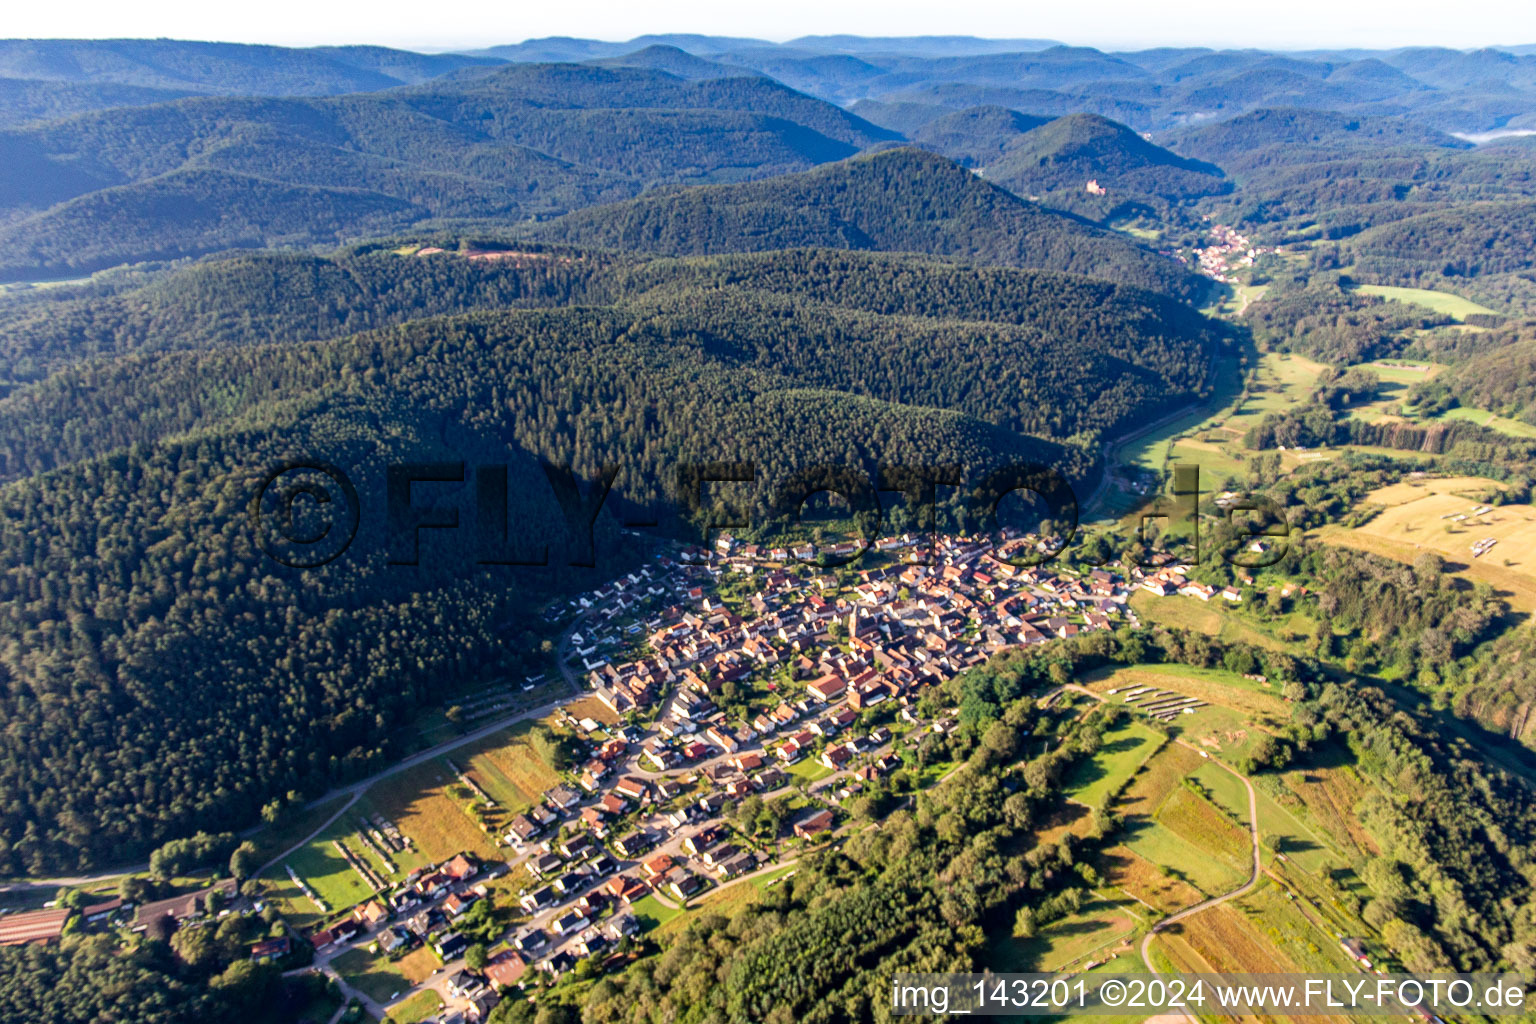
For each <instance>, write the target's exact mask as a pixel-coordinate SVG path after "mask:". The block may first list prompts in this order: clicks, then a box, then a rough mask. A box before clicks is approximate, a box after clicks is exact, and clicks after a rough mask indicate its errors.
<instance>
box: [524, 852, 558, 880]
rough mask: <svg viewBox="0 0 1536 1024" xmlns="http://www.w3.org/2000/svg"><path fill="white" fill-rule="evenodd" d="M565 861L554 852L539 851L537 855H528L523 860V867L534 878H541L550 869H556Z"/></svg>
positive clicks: (550, 870)
mask: <svg viewBox="0 0 1536 1024" xmlns="http://www.w3.org/2000/svg"><path fill="white" fill-rule="evenodd" d="M564 864H565V861H563V860H561V859H560V855H559V854H556V853H541V854H539V855H538V856H537V857H530V858H528V859H527V860H526V861H524V862H523V868H524V870H526V871H527V872H528V873H529V874H530V875H532V876H533V877H534V878H543V877H544V876H545V875H548V874H549V873H550V872H552V871H558V870H559V869H560V868H561V867H563V866H564Z"/></svg>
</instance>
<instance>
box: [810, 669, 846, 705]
mask: <svg viewBox="0 0 1536 1024" xmlns="http://www.w3.org/2000/svg"><path fill="white" fill-rule="evenodd" d="M806 689H807V690H809V691H810V692H811V693H812V694H814V695H815V696H816V699H817V700H820V701H823V702H825V703H828V704H830V703H831V702H832V701H834V700H836V699H837V698H839V697H841V696H842V695H843V693H844V692H845V691H846V690H847V689H848V684H847V683H845V682H843V681H842V680H841V679H839V678H838V677H837V676H833V675H827V676H822V677H821V678H820V679H818V680H816V681H815V682H813V683H811V685H809V686H807V687H806Z"/></svg>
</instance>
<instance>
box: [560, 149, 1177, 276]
mask: <svg viewBox="0 0 1536 1024" xmlns="http://www.w3.org/2000/svg"><path fill="white" fill-rule="evenodd" d="M531 234H532V236H533V237H535V238H538V239H540V240H543V241H551V242H562V243H571V244H579V245H585V246H603V247H610V248H614V249H626V250H633V251H642V252H655V253H665V254H670V255H691V254H704V253H722V252H755V251H763V250H769V249H785V248H793V247H799V246H833V247H837V248H845V249H876V250H884V251H906V252H921V253H928V254H931V255H937V256H947V257H952V258H960V259H966V260H972V261H975V262H977V263H987V264H1003V265H1007V266H1019V267H1042V268H1048V269H1053V270H1064V271H1068V272H1071V273H1075V274H1085V275H1090V276H1095V277H1104V278H1108V279H1110V280H1115V281H1124V282H1126V283H1129V284H1134V285H1137V286H1139V287H1144V288H1150V289H1154V290H1158V291H1162V292H1165V293H1168V294H1172V295H1177V296H1180V297H1183V298H1190V297H1194V296H1196V295H1197V294H1199V292H1200V291H1201V288H1202V285H1201V283H1200V282H1199V281H1198V280H1197V279H1196V278H1194V277H1193V276H1192V275H1190V274H1189V273H1188V272H1187V271H1185V270H1184V269H1183V268H1182V267H1180V266H1179V265H1178V264H1177V263H1175V262H1174V261H1172V260H1170V259H1168V258H1166V257H1163V256H1159V255H1158V254H1156V253H1153V252H1150V251H1148V250H1146V249H1143V248H1142V247H1140V246H1138V245H1136V244H1135V243H1134V242H1132V241H1130V240H1128V239H1126V238H1125V237H1124V236H1120V235H1114V234H1110V233H1109V232H1105V231H1101V230H1099V229H1097V228H1095V227H1093V226H1091V225H1089V224H1086V223H1084V222H1082V221H1079V220H1076V219H1073V218H1070V217H1065V216H1062V215H1059V214H1055V213H1051V212H1049V211H1046V210H1042V209H1040V208H1039V207H1038V206H1036V205H1034V204H1033V203H1030V202H1028V201H1027V200H1024V199H1020V198H1019V197H1017V196H1015V195H1013V194H1012V193H1010V192H1007V191H1004V190H1003V189H1000V188H998V187H996V186H994V185H990V184H988V183H986V182H985V181H982V180H981V179H980V178H978V177H976V175H974V174H972V173H971V172H969V171H966V170H965V169H963V168H961V167H958V166H956V165H955V164H953V163H951V162H949V161H948V160H944V159H942V158H940V157H938V156H935V155H933V154H930V153H924V152H921V151H919V150H915V149H907V148H900V149H891V150H885V151H882V152H879V153H875V154H870V155H864V156H860V157H856V158H853V159H851V160H847V161H843V162H841V163H837V164H833V165H831V166H828V167H821V168H817V169H815V170H812V171H807V172H805V173H801V174H791V175H784V176H782V177H778V178H774V179H771V180H767V181H759V182H751V183H745V184H740V185H720V186H713V187H700V188H691V189H683V190H680V191H676V192H666V193H659V194H655V195H646V196H642V197H641V198H639V199H635V200H631V201H628V202H623V203H617V204H613V205H608V206H600V207H594V208H592V209H588V210H581V211H578V212H576V213H573V214H569V215H567V216H565V217H562V218H559V219H557V220H554V221H551V222H549V223H547V224H542V225H539V226H538V227H536V228H534V229H533V230H532V231H531Z"/></svg>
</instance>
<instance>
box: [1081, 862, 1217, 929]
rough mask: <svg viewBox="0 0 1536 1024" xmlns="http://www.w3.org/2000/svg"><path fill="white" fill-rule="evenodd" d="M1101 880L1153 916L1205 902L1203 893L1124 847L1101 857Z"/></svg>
mask: <svg viewBox="0 0 1536 1024" xmlns="http://www.w3.org/2000/svg"><path fill="white" fill-rule="evenodd" d="M1101 860H1102V863H1103V864H1104V867H1105V877H1106V878H1107V879H1108V880H1109V882H1110V884H1112V885H1113V886H1115V887H1116V888H1117V889H1118V890H1119V891H1120V892H1123V893H1125V894H1126V895H1127V896H1129V897H1131V898H1132V899H1133V900H1135V901H1136V903H1137V905H1138V906H1141V907H1144V908H1146V910H1147V911H1148V913H1153V912H1155V913H1156V915H1157V916H1162V915H1164V914H1171V913H1173V912H1174V911H1175V910H1183V909H1184V908H1185V907H1187V906H1190V905H1191V904H1195V903H1199V902H1200V901H1201V900H1203V899H1205V893H1203V892H1201V891H1200V890H1199V889H1196V888H1195V887H1194V886H1193V885H1190V884H1189V883H1188V882H1186V881H1184V880H1183V879H1179V878H1171V877H1169V876H1168V875H1166V874H1164V873H1163V871H1162V869H1161V868H1159V867H1158V866H1157V865H1156V864H1153V863H1152V862H1151V861H1149V860H1147V859H1146V858H1145V857H1143V856H1142V855H1141V854H1139V853H1137V852H1136V851H1135V850H1133V849H1131V848H1130V847H1128V846H1112V847H1109V848H1108V849H1106V850H1105V851H1104V853H1103V855H1102V858H1101Z"/></svg>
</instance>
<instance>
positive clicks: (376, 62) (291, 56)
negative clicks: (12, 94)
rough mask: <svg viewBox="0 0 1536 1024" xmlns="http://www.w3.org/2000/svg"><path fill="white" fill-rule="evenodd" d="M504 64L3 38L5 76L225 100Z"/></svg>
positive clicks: (329, 51)
mask: <svg viewBox="0 0 1536 1024" xmlns="http://www.w3.org/2000/svg"><path fill="white" fill-rule="evenodd" d="M500 63H501V62H500V61H499V60H495V59H493V58H488V57H470V56H465V55H463V54H454V53H443V54H427V53H414V52H412V51H410V50H391V49H388V48H386V47H383V46H317V47H314V48H312V49H302V50H301V49H293V48H290V47H286V46H258V45H249V44H245V43H211V42H196V41H191V40H180V39H0V77H4V78H21V79H32V80H36V81H47V82H60V83H63V82H68V83H74V84H90V85H98V86H100V85H118V86H138V87H142V88H147V89H176V90H183V91H186V92H191V93H202V94H207V95H220V96H235V95H251V96H325V95H330V94H335V93H344V92H363V91H367V90H373V89H387V88H389V87H391V86H397V85H406V84H411V83H415V82H422V81H425V80H427V79H429V78H436V77H437V76H439V75H444V74H447V73H448V72H450V71H456V70H459V69H460V68H470V67H489V66H495V65H497V64H500ZM104 105H105V104H104Z"/></svg>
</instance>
